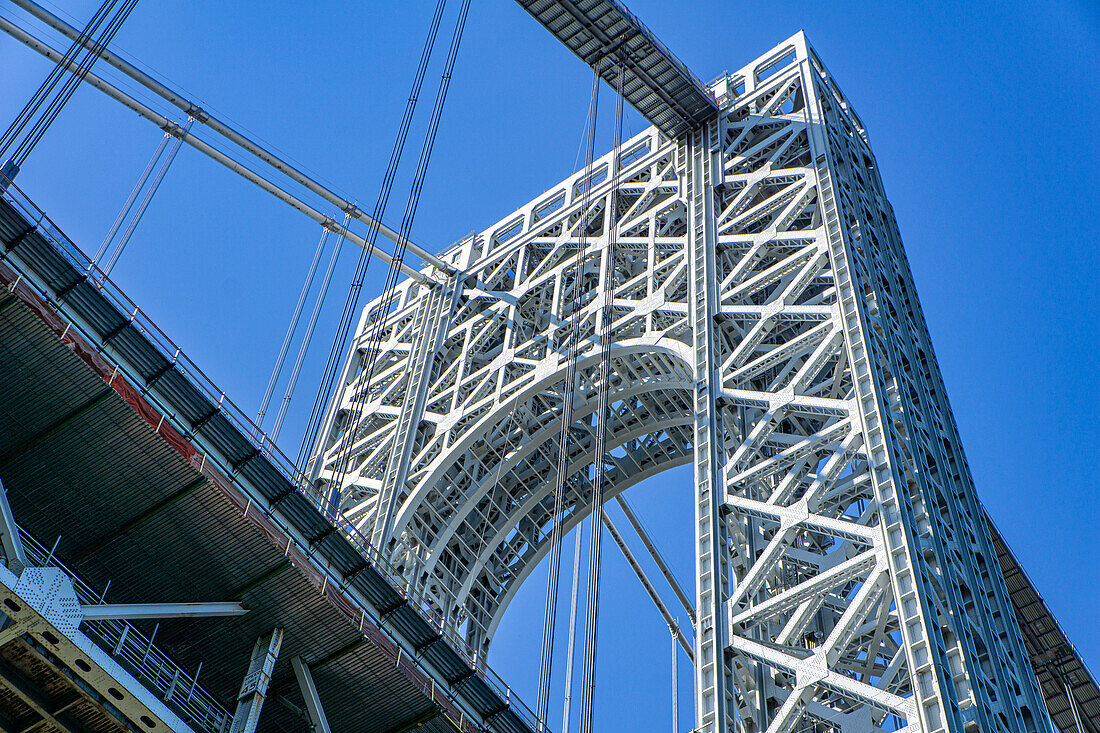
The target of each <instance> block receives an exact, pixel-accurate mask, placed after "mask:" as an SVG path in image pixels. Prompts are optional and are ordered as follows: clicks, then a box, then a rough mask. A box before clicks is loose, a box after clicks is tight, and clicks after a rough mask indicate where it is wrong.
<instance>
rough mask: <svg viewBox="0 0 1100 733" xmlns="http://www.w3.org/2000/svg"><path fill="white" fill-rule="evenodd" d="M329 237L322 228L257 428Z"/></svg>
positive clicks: (276, 360)
mask: <svg viewBox="0 0 1100 733" xmlns="http://www.w3.org/2000/svg"><path fill="white" fill-rule="evenodd" d="M328 235H329V230H328V229H326V228H324V227H322V228H321V238H320V239H319V240H318V241H317V251H316V252H314V253H313V260H312V261H311V262H310V263H309V270H308V271H307V272H306V281H305V282H304V283H303V284H302V291H301V292H300V293H299V294H298V302H297V304H295V306H294V314H293V315H291V316H290V325H289V326H287V329H286V336H284V337H283V345H282V346H280V347H279V355H278V356H277V357H275V367H274V368H273V369H272V370H271V377H270V378H269V379H268V380H267V389H265V390H264V397H263V399H262V400H260V409H259V410H258V411H257V412H256V427H259V428H262V427H263V426H264V416H265V415H267V406H268V405H269V404H270V403H271V396H272V395H273V394H274V393H275V385H276V383H278V381H279V376H280V375H281V374H282V371H283V364H285V363H286V355H287V352H288V351H289V350H290V342H291V341H293V340H294V332H295V331H297V330H298V323H299V321H300V320H301V318H302V309H303V308H304V307H305V305H306V298H307V297H308V296H309V291H310V290H311V289H312V288H313V276H314V275H316V274H317V265H318V264H319V263H320V261H321V255H322V254H323V253H324V250H325V244H327V243H328Z"/></svg>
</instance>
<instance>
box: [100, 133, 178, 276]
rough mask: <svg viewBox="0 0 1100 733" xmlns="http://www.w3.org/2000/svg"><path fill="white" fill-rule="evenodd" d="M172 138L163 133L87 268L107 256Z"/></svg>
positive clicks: (168, 134)
mask: <svg viewBox="0 0 1100 733" xmlns="http://www.w3.org/2000/svg"><path fill="white" fill-rule="evenodd" d="M171 138H172V135H171V133H168V132H165V133H164V136H163V137H161V139H160V145H158V146H157V149H156V150H154V151H153V156H152V157H151V158H149V163H148V164H147V165H146V166H145V170H144V171H142V172H141V175H140V176H138V180H137V183H135V184H134V188H133V190H132V191H130V195H129V197H127V199H126V203H124V204H123V205H122V208H121V209H120V210H119V212H118V216H117V217H115V223H114V224H112V225H111V228H110V229H109V230H108V231H107V236H106V237H104V238H103V241H102V242H101V243H100V245H99V249H97V250H96V253H95V257H93V258H92V261H91V262H89V263H88V267H89V268H91V266H92V265H96V266H98V265H99V262H100V260H102V259H103V255H105V254H107V248H108V247H109V246H110V244H111V242H112V241H113V240H114V238H115V235H116V234H118V230H119V227H121V226H122V222H123V221H125V220H126V217H127V215H129V213H130V209H132V208H133V206H134V202H135V201H137V197H138V194H139V193H141V190H142V189H143V188H145V184H146V183H148V181H149V176H150V174H152V172H153V168H154V166H156V164H157V161H158V160H160V156H161V153H163V152H164V149H165V148H166V147H167V146H168V141H169V140H170V139H171Z"/></svg>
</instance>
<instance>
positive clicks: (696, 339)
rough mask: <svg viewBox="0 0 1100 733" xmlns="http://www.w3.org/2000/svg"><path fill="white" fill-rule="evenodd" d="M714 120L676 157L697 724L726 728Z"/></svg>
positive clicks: (702, 731) (729, 685) (703, 731)
mask: <svg viewBox="0 0 1100 733" xmlns="http://www.w3.org/2000/svg"><path fill="white" fill-rule="evenodd" d="M718 125H719V123H718V122H712V123H710V124H709V125H707V126H705V127H704V128H703V129H701V130H697V131H695V132H692V133H690V134H689V135H687V136H685V137H684V138H683V139H681V140H680V143H679V145H678V150H677V155H678V158H679V160H678V165H679V168H680V169H681V174H680V175H681V176H682V180H683V182H684V184H683V188H684V196H685V198H686V199H687V202H688V222H689V226H688V239H689V241H688V247H689V248H690V253H689V255H690V262H691V303H692V305H691V308H690V313H691V327H692V339H693V341H692V346H693V351H694V359H695V395H694V401H695V487H696V495H695V501H696V511H695V551H696V556H695V573H696V588H695V595H696V599H695V600H696V602H695V609H696V621H695V727H696V729H697V730H698V731H699V733H727V731H729V730H731V728H732V726H733V723H734V719H733V714H732V700H733V673H732V670H731V669H730V667H729V665H728V664H727V663H726V657H725V650H726V647H727V646H729V629H728V627H727V624H726V615H725V601H726V598H727V597H728V596H729V568H730V562H729V550H728V542H727V538H726V532H725V523H724V521H723V518H722V514H721V511H722V504H723V502H724V501H725V493H726V492H725V484H724V480H723V472H722V466H723V464H724V462H725V461H724V460H723V456H722V452H723V445H724V441H723V435H722V428H721V423H720V418H719V415H718V406H717V400H716V398H717V387H718V386H720V385H721V381H720V380H719V376H718V368H717V367H718V365H717V360H716V357H715V342H714V333H713V326H714V317H715V313H716V311H717V307H718V304H717V293H716V292H715V284H716V281H715V277H716V276H715V259H714V257H715V242H716V235H715V222H714V192H713V180H712V170H713V168H714V165H715V162H714V157H715V149H716V148H717V138H718Z"/></svg>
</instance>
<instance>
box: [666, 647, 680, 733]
mask: <svg viewBox="0 0 1100 733" xmlns="http://www.w3.org/2000/svg"><path fill="white" fill-rule="evenodd" d="M678 630H679V629H676V628H673V627H672V626H671V625H670V626H669V627H668V631H669V633H670V634H672V733H680V707H679V703H680V696H679V695H678V694H677V693H676V683H677V682H678V680H677V679H676V677H677V674H676V657H677V655H678V654H679V653H680V650H679V649H677V648H676V647H677V642H676V632H677V631H678Z"/></svg>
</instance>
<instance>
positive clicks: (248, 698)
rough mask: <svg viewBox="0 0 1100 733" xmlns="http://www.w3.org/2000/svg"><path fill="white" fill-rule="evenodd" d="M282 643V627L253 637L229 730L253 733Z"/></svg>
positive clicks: (235, 732) (233, 732)
mask: <svg viewBox="0 0 1100 733" xmlns="http://www.w3.org/2000/svg"><path fill="white" fill-rule="evenodd" d="M282 644H283V630H282V629H273V630H272V631H271V633H270V634H268V635H267V636H263V637H260V638H259V639H257V640H256V646H254V647H252V661H251V662H250V663H249V665H248V674H246V675H245V676H244V682H242V683H241V691H240V693H239V694H238V695H237V712H236V713H234V715H233V725H231V726H230V727H229V733H255V731H256V725H257V724H258V723H259V721H260V709H261V708H262V707H263V704H264V698H265V697H267V687H268V685H269V684H271V672H272V670H274V669H275V660H276V659H278V657H279V647H281V646H282Z"/></svg>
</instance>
